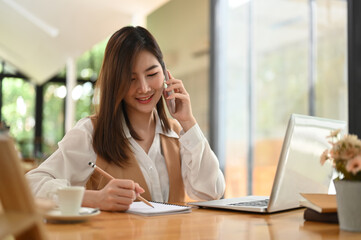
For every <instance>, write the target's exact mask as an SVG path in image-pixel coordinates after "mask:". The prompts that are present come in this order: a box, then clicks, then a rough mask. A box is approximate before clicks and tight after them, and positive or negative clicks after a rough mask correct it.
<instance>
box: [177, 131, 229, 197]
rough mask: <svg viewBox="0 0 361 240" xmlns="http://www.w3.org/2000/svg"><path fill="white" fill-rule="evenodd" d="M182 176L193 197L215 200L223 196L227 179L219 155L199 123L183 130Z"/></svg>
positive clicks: (181, 139) (181, 141) (181, 138)
mask: <svg viewBox="0 0 361 240" xmlns="http://www.w3.org/2000/svg"><path fill="white" fill-rule="evenodd" d="M179 141H180V143H181V149H180V151H181V157H182V177H183V181H184V185H185V189H186V192H187V194H188V195H189V196H190V197H191V198H192V199H197V200H213V199H219V198H221V197H222V196H223V194H224V191H225V180H224V176H223V173H222V171H221V170H220V169H219V162H218V159H217V156H216V155H215V154H214V153H213V151H212V150H211V148H210V146H209V143H208V141H207V139H206V138H205V136H204V135H203V133H202V131H201V129H200V128H199V125H198V124H196V125H195V126H193V127H192V128H191V129H189V130H188V131H187V132H186V133H183V131H182V132H181V137H180V139H179Z"/></svg>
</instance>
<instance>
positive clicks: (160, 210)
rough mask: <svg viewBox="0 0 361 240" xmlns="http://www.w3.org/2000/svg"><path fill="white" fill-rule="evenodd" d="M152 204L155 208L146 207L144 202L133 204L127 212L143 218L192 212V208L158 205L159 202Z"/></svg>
mask: <svg viewBox="0 0 361 240" xmlns="http://www.w3.org/2000/svg"><path fill="white" fill-rule="evenodd" d="M150 203H151V204H152V205H153V207H154V208H152V207H150V206H148V205H146V204H145V203H143V202H133V203H132V204H131V205H130V208H129V209H128V210H127V211H126V212H127V213H134V214H138V215H143V216H158V215H167V214H177V213H189V212H191V207H189V206H181V205H175V204H169V203H158V202H150Z"/></svg>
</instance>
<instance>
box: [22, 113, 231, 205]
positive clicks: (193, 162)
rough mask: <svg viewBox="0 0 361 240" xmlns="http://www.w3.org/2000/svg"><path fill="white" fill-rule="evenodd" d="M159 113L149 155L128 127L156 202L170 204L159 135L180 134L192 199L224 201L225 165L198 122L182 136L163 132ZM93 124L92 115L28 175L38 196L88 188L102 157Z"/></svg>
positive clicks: (127, 131)
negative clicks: (65, 188) (61, 189)
mask: <svg viewBox="0 0 361 240" xmlns="http://www.w3.org/2000/svg"><path fill="white" fill-rule="evenodd" d="M155 115H156V130H155V136H154V140H153V143H152V145H151V147H150V149H149V152H148V154H147V153H146V152H145V151H144V150H143V149H142V147H141V146H139V144H138V143H137V142H136V141H135V139H133V138H132V137H131V135H130V133H129V130H128V128H126V129H125V133H126V136H127V138H128V139H129V141H130V143H131V145H132V148H133V152H134V153H135V158H136V159H137V161H138V163H139V166H140V169H141V171H142V173H143V175H144V179H145V181H146V183H147V186H148V189H149V191H150V194H151V196H152V200H153V201H159V202H167V201H168V194H169V178H168V172H167V166H166V163H165V159H164V156H163V155H162V154H161V144H160V136H159V134H164V135H166V136H169V137H173V138H178V139H179V141H180V153H181V160H182V177H183V182H184V185H185V190H186V192H187V194H188V195H189V197H191V198H192V199H196V200H212V199H219V198H220V197H222V195H223V194H224V190H225V181H224V176H223V174H222V172H221V171H220V169H219V163H218V159H217V157H216V155H215V154H214V153H213V151H212V150H211V148H210V146H209V144H208V141H207V139H206V138H205V137H204V135H203V133H202V131H201V129H200V128H199V126H198V124H196V125H195V126H193V127H192V128H191V129H189V130H188V131H187V132H186V133H184V131H183V130H182V131H181V133H180V137H179V136H178V135H177V134H176V133H175V132H174V131H170V132H168V133H166V132H163V130H162V127H161V124H160V121H159V118H158V116H157V114H155ZM92 139H93V124H92V122H91V120H90V118H83V119H81V120H79V121H78V123H77V124H76V125H75V126H74V128H72V129H71V130H70V131H69V132H68V133H66V135H65V136H64V138H63V139H62V140H61V141H60V142H59V143H58V146H59V148H58V149H57V150H56V151H55V152H54V153H53V154H52V155H51V156H50V157H49V158H48V159H46V160H45V161H44V162H43V163H42V164H41V165H40V166H39V167H38V168H36V169H33V170H31V171H29V172H28V173H27V174H26V177H27V179H28V182H29V184H30V187H31V189H32V191H33V193H34V194H35V196H36V197H47V196H48V195H49V193H51V192H55V191H56V189H57V188H59V187H62V186H68V185H72V186H85V184H86V182H87V181H88V179H89V178H90V176H91V174H92V172H93V170H94V169H93V168H91V167H89V165H88V163H89V162H95V161H96V158H97V155H96V153H95V152H94V150H93V146H92Z"/></svg>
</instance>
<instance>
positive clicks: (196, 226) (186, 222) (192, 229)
mask: <svg viewBox="0 0 361 240" xmlns="http://www.w3.org/2000/svg"><path fill="white" fill-rule="evenodd" d="M303 211H304V210H303V209H299V210H293V211H288V212H282V213H276V214H269V215H260V214H246V213H239V212H238V213H237V212H231V211H221V210H208V209H193V211H192V213H188V214H176V215H166V216H153V217H142V216H137V215H132V214H127V213H110V212H102V213H101V214H100V215H97V216H95V217H93V218H91V219H90V220H89V221H87V222H82V223H76V224H50V223H47V224H46V226H45V228H46V230H47V233H48V235H49V239H57V240H62V239H72V240H81V239H86V240H98V239H102V240H103V239H106V240H114V239H167V240H169V239H185V240H189V239H227V240H228V239H257V240H258V239H261V240H266V239H361V233H352V232H345V231H340V230H339V227H338V225H337V224H327V223H316V222H305V221H304V220H303Z"/></svg>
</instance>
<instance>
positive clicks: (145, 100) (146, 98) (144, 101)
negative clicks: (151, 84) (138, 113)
mask: <svg viewBox="0 0 361 240" xmlns="http://www.w3.org/2000/svg"><path fill="white" fill-rule="evenodd" d="M153 96H154V94H151V95H148V96H144V97H136V98H135V99H137V101H138V102H139V103H141V104H147V103H149V102H151V101H152V99H153Z"/></svg>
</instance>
